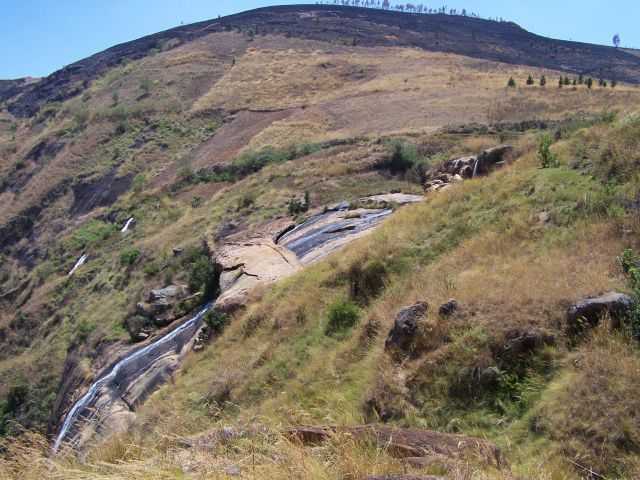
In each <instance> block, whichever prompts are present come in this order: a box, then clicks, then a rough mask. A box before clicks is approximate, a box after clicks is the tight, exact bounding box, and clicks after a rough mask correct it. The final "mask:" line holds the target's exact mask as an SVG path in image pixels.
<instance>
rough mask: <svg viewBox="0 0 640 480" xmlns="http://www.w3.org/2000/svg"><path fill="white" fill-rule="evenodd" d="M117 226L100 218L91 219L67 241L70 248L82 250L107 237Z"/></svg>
mask: <svg viewBox="0 0 640 480" xmlns="http://www.w3.org/2000/svg"><path fill="white" fill-rule="evenodd" d="M116 230H117V227H116V226H115V225H113V224H111V223H106V222H103V221H101V220H91V221H89V222H87V223H86V224H85V225H83V226H82V227H81V228H79V229H78V230H76V231H75V232H74V233H73V234H72V235H71V238H70V239H69V240H68V241H67V244H68V246H69V248H71V249H72V250H82V249H85V248H87V247H91V246H94V245H97V244H98V243H100V242H102V241H104V240H106V239H107V238H109V237H110V236H111V235H112V234H113V233H114V232H115V231H116Z"/></svg>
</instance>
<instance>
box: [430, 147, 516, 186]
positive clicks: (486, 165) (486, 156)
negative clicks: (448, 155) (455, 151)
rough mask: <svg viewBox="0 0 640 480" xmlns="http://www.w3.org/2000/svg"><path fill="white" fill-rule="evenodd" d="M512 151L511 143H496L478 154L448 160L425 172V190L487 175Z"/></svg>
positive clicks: (501, 163)
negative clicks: (495, 145) (496, 144)
mask: <svg viewBox="0 0 640 480" xmlns="http://www.w3.org/2000/svg"><path fill="white" fill-rule="evenodd" d="M512 151H513V147H512V146H511V145H498V146H497V147H493V148H489V149H487V150H484V151H483V152H481V153H480V154H478V155H472V156H467V157H460V158H454V159H452V160H448V161H447V162H445V163H444V164H442V165H441V166H439V167H436V168H434V169H432V170H431V171H429V172H428V173H427V179H426V182H425V184H424V189H425V192H427V193H428V192H437V191H438V190H443V189H445V188H447V187H448V186H449V185H450V184H452V183H457V182H461V181H462V180H464V179H466V178H473V177H475V176H478V175H488V174H489V173H491V171H493V170H495V169H496V168H500V167H502V166H503V165H504V164H505V163H506V161H507V159H508V156H509V155H510V154H511V152H512Z"/></svg>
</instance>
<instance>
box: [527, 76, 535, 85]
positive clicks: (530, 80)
mask: <svg viewBox="0 0 640 480" xmlns="http://www.w3.org/2000/svg"><path fill="white" fill-rule="evenodd" d="M533 84H534V81H533V77H532V76H531V75H529V77H528V78H527V85H533Z"/></svg>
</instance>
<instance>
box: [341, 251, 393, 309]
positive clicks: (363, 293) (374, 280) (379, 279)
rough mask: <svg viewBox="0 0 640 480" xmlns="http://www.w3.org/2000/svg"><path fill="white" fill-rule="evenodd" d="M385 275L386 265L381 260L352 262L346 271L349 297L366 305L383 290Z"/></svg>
mask: <svg viewBox="0 0 640 480" xmlns="http://www.w3.org/2000/svg"><path fill="white" fill-rule="evenodd" d="M387 275H388V272H387V267H386V266H385V265H384V264H383V263H382V262H379V261H370V262H367V263H364V264H362V263H361V262H356V263H354V264H353V265H351V268H349V271H348V272H347V278H348V279H349V293H350V295H351V298H352V299H353V300H354V301H356V302H358V303H359V304H361V305H366V304H367V303H369V301H370V300H371V299H373V298H375V297H377V296H378V295H379V294H380V293H381V292H382V291H383V290H384V288H385V282H386V279H387Z"/></svg>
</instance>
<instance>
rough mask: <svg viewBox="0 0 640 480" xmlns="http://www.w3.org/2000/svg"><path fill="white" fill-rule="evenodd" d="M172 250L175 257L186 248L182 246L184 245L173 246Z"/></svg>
mask: <svg viewBox="0 0 640 480" xmlns="http://www.w3.org/2000/svg"><path fill="white" fill-rule="evenodd" d="M171 251H172V252H173V256H174V257H179V256H180V255H182V253H183V252H184V248H182V247H173V248H172V249H171Z"/></svg>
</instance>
